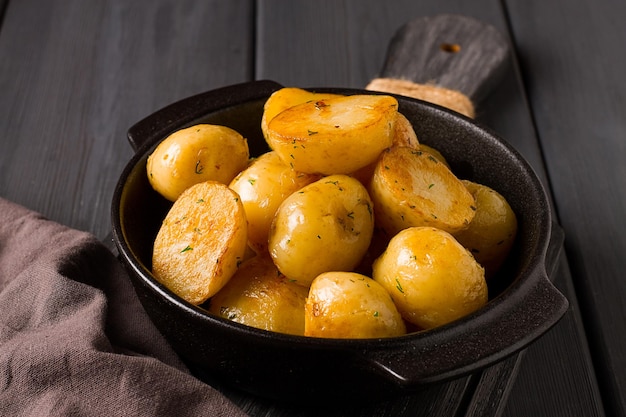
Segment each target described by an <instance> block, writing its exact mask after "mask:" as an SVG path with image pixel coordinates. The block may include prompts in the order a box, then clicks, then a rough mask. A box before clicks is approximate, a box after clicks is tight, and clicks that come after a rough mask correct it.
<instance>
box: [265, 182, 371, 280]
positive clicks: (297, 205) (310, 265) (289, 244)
mask: <svg viewBox="0 0 626 417" xmlns="http://www.w3.org/2000/svg"><path fill="white" fill-rule="evenodd" d="M373 229H374V216H373V213H372V202H371V200H370V197H369V195H368V194H367V190H366V189H365V187H364V186H363V185H362V184H361V183H360V182H359V181H357V180H356V179H354V178H352V177H349V176H347V175H331V176H328V177H324V178H322V179H320V180H318V181H316V182H314V183H311V184H309V185H306V186H305V187H303V188H301V189H300V190H299V191H296V192H295V193H293V194H292V195H290V196H289V197H287V198H286V199H285V201H283V202H282V204H281V205H280V207H279V208H278V210H277V211H276V216H275V218H274V220H273V222H272V226H271V228H270V234H269V247H268V249H269V252H270V255H271V257H272V259H273V260H274V263H275V264H276V266H277V267H278V269H279V270H280V271H281V272H282V273H283V274H285V275H286V276H288V277H289V278H291V279H293V280H295V281H296V282H297V283H298V284H300V285H304V286H308V285H310V284H311V281H313V279H314V278H315V277H316V276H318V275H319V274H321V273H322V272H327V271H351V270H352V269H354V268H355V266H356V265H357V264H358V263H359V262H360V260H361V258H362V257H363V255H364V254H365V252H366V251H367V248H368V246H369V244H370V240H371V238H372V232H373Z"/></svg>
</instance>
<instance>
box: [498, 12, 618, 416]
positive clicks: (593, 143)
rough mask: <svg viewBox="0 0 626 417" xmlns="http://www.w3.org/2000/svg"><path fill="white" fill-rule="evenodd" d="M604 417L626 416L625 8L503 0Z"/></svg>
mask: <svg viewBox="0 0 626 417" xmlns="http://www.w3.org/2000/svg"><path fill="white" fill-rule="evenodd" d="M506 3H507V8H508V10H509V15H510V18H511V27H512V31H513V33H514V35H515V39H516V42H517V45H518V48H519V51H520V55H521V58H520V59H521V61H522V68H523V70H524V71H523V77H524V79H525V81H526V84H527V86H528V95H529V101H530V104H531V106H532V108H533V117H534V120H535V122H536V126H537V131H538V135H539V137H540V138H541V144H542V147H543V149H544V152H545V156H546V160H547V161H548V164H547V168H548V172H549V173H550V179H551V185H552V190H553V192H554V197H555V201H556V209H557V212H558V215H559V218H560V221H561V223H562V225H563V227H564V229H565V232H566V236H567V238H566V243H565V247H566V251H567V253H568V255H569V259H570V267H571V273H572V276H573V278H574V284H575V285H574V287H575V289H576V293H577V295H578V297H579V301H580V305H581V309H582V311H583V313H584V314H583V316H582V319H583V321H584V324H585V328H586V331H587V334H588V336H589V337H588V339H589V343H590V348H591V355H592V357H593V361H594V363H595V365H596V368H597V369H598V379H599V384H600V391H601V392H602V394H603V399H604V401H605V406H606V411H607V414H608V415H625V414H626V350H624V340H625V339H624V338H625V335H626V320H624V318H625V317H626V307H625V306H626V281H625V280H624V277H623V275H624V271H625V270H626V258H625V257H624V254H625V253H626V222H625V221H624V213H626V165H625V164H624V162H625V161H626V142H625V141H624V137H625V136H626V85H625V84H624V81H623V77H624V74H625V73H626V60H625V59H624V55H623V53H621V52H618V51H619V47H617V48H616V45H622V44H623V43H624V41H626V27H624V24H623V22H624V19H625V18H626V4H624V3H623V2H620V1H612V0H598V1H594V2H592V3H589V2H586V1H568V2H565V1H556V0H555V1H550V2H546V1H540V0H531V1H516V0H510V1H507V2H506Z"/></svg>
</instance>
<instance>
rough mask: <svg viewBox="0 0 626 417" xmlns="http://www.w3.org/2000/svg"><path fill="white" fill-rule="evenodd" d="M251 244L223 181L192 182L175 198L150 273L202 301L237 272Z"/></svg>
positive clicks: (240, 209) (241, 210)
mask: <svg viewBox="0 0 626 417" xmlns="http://www.w3.org/2000/svg"><path fill="white" fill-rule="evenodd" d="M246 248H247V224H246V216H245V212H244V208H243V204H242V203H241V201H240V199H239V196H238V195H237V194H236V193H235V192H234V191H232V190H231V189H230V188H228V186H226V185H225V184H222V183H219V182H216V181H206V182H202V183H199V184H196V185H193V186H191V187H190V188H188V189H187V190H185V191H184V192H183V193H182V194H181V195H180V197H179V198H178V199H177V200H176V201H175V202H174V204H173V205H172V208H171V209H170V211H169V212H168V213H167V215H166V217H165V219H164V220H163V224H162V225H161V228H160V229H159V232H158V234H157V237H156V239H155V241H154V249H153V254H152V273H153V275H154V277H155V278H156V280H157V281H159V282H161V283H162V284H163V285H165V286H166V287H167V288H169V289H170V290H171V291H172V292H174V293H175V294H176V295H178V296H180V297H181V298H183V299H184V300H186V301H188V302H190V303H191V304H201V303H203V302H204V301H206V300H207V299H208V298H209V297H211V296H213V295H214V294H215V293H217V291H219V290H220V289H221V288H222V287H223V286H224V285H225V284H226V282H227V281H228V280H229V279H230V278H231V277H232V275H233V274H234V273H235V271H236V270H237V268H238V267H239V264H240V263H241V261H242V260H243V258H244V256H245V253H246Z"/></svg>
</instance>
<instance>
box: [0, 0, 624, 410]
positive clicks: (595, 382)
mask: <svg viewBox="0 0 626 417" xmlns="http://www.w3.org/2000/svg"><path fill="white" fill-rule="evenodd" d="M440 13H455V14H464V15H468V16H472V17H475V18H478V19H480V20H482V21H484V22H486V23H490V24H492V25H493V26H495V27H496V28H498V29H500V30H501V31H502V32H503V33H504V34H505V35H507V36H508V38H509V40H510V42H511V45H512V47H513V50H514V54H513V56H512V57H511V60H510V65H509V68H508V70H507V72H506V74H505V77H504V80H503V81H502V83H501V84H500V85H499V86H498V88H497V89H496V90H495V91H494V92H493V93H492V94H491V95H490V96H489V97H488V98H487V100H486V101H485V102H484V103H483V104H482V105H481V106H480V107H479V109H478V117H477V118H478V120H479V121H480V122H482V123H484V124H486V125H488V126H490V127H491V128H492V129H493V130H495V131H496V132H498V133H499V134H500V135H501V136H503V137H504V138H505V139H507V140H508V141H509V142H511V143H512V144H513V145H514V146H515V147H516V148H517V149H518V150H520V151H521V153H522V154H523V155H524V156H525V157H526V158H527V159H528V160H529V161H530V163H531V164H532V166H533V167H534V168H535V170H536V171H537V173H538V175H539V176H540V178H541V179H542V181H543V183H544V185H545V186H546V188H547V190H548V192H549V194H550V197H551V199H552V203H553V210H554V215H555V218H556V220H557V221H558V222H559V224H560V225H561V226H562V228H563V230H564V232H565V244H564V250H563V252H562V256H561V258H560V261H559V262H558V264H557V265H556V269H555V271H554V273H553V275H552V277H553V279H554V281H555V282H556V284H557V286H558V287H559V288H560V289H561V290H562V291H563V292H564V293H565V294H566V295H567V297H568V298H569V300H570V304H571V307H570V310H569V311H568V312H567V313H566V315H565V317H564V318H563V320H562V321H561V322H559V324H557V326H556V327H555V328H554V329H553V330H551V331H550V332H549V333H548V334H546V335H545V336H544V337H542V338H541V339H539V340H538V341H537V342H536V343H534V344H532V345H531V346H530V347H529V348H528V349H526V350H525V351H524V352H522V353H521V354H520V355H517V356H515V357H513V358H511V359H509V360H507V361H505V362H503V363H500V364H498V365H496V366H494V367H492V368H488V369H487V370H485V371H484V372H480V373H477V374H476V375H472V376H470V377H467V378H463V379H461V380H457V381H452V382H450V383H447V384H443V385H440V386H436V387H433V388H432V389H429V390H426V391H424V392H423V393H419V394H416V395H413V396H409V397H406V398H399V399H398V400H396V401H392V402H388V403H382V404H376V405H374V406H370V407H365V408H359V407H358V405H354V404H348V405H347V408H346V409H345V410H341V409H335V410H333V411H331V410H323V412H322V411H320V410H317V412H319V413H320V414H322V415H363V416H366V415H376V416H404V415H406V416H408V415H411V416H417V415H420V416H470V415H471V416H490V415H494V416H495V415H502V416H550V417H556V416H585V417H586V416H603V415H609V416H621V415H626V349H625V348H624V342H626V307H625V306H626V279H624V271H626V220H624V219H625V217H624V214H626V164H625V163H626V83H625V82H624V81H623V77H624V74H626V59H625V55H624V46H623V45H624V43H625V42H626V25H625V24H624V22H625V21H626V2H624V1H621V0H594V1H593V2H591V1H585V0H570V1H567V2H566V1H562V0H503V1H498V0H475V1H471V2H470V1H463V0H422V1H414V0H390V1H385V2H382V1H377V0H370V1H364V0H352V1H349V0H342V1H338V0H322V1H319V0H318V1H304V0H300V1H293V0H292V1H283V0H267V1H262V0H259V1H256V2H255V1H248V0H228V1H227V0H212V1H208V0H205V1H193V0H175V1H174V0H150V1H147V0H133V1H121V0H101V1H91V2H87V1H82V0H46V1H40V0H0V17H1V19H0V196H1V197H4V198H6V199H9V200H12V201H14V202H17V203H20V204H22V205H24V206H26V207H29V208H31V209H33V210H37V211H40V212H41V213H43V214H44V215H46V216H47V217H49V218H51V219H53V220H55V221H58V222H60V223H63V224H66V225H68V226H71V227H73V228H77V229H81V230H86V231H89V232H92V233H93V234H95V235H96V236H98V237H100V238H102V239H104V238H105V236H106V235H107V234H108V233H109V231H110V214H109V212H110V201H111V196H112V193H113V189H114V186H115V183H116V181H117V178H118V176H119V174H120V172H121V170H122V168H123V166H124V165H125V163H126V162H127V160H128V159H129V158H130V156H131V153H132V151H131V148H130V146H129V145H128V143H127V141H126V130H127V129H128V127H129V126H131V125H132V124H133V123H134V122H136V121H138V120H139V119H141V118H143V117H144V116H146V115H148V114H149V113H151V112H153V111H155V110H157V109H159V108H161V107H163V106H164V105H166V104H168V103H170V102H173V101H176V100H178V99H181V98H184V97H186V96H189V95H192V94H196V93H199V92H203V91H206V90H210V89H213V88H217V87H221V86H224V85H229V84H234V83H239V82H243V81H247V80H253V79H273V80H275V81H278V82H280V83H282V84H283V85H293V86H301V87H307V86H342V87H363V86H365V85H366V84H367V82H368V81H369V80H371V79H372V78H374V77H376V75H377V74H378V72H379V70H380V68H381V64H382V62H383V60H384V56H385V51H386V47H387V44H388V42H389V40H390V38H391V36H392V34H393V33H394V32H395V30H396V29H397V28H398V27H399V26H401V25H402V24H404V23H405V22H406V21H408V20H410V19H412V18H415V17H420V16H430V15H436V14H440ZM225 392H226V393H227V394H228V395H229V397H230V398H232V399H233V400H234V401H236V402H237V403H238V404H240V405H241V407H242V408H244V409H245V410H246V411H248V412H249V413H250V414H251V415H264V416H265V415H272V416H274V415H276V416H283V415H284V416H294V415H302V416H304V415H313V411H310V410H307V409H304V408H302V409H300V408H298V407H287V406H284V405H281V404H273V403H271V402H269V401H266V400H262V399H257V398H254V397H251V396H248V395H245V394H242V393H240V392H237V391H232V390H227V389H225Z"/></svg>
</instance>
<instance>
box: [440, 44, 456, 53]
mask: <svg viewBox="0 0 626 417" xmlns="http://www.w3.org/2000/svg"><path fill="white" fill-rule="evenodd" d="M439 49H441V50H442V51H444V52H448V53H450V54H456V53H457V52H461V45H459V44H458V43H442V44H441V45H439Z"/></svg>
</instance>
